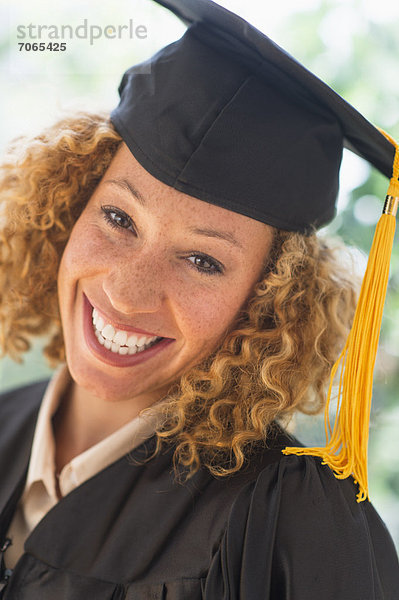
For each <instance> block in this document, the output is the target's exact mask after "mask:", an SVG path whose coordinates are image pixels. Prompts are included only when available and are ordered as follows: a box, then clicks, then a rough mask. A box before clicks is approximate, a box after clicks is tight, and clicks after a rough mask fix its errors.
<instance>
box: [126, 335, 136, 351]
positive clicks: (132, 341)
mask: <svg viewBox="0 0 399 600" xmlns="http://www.w3.org/2000/svg"><path fill="white" fill-rule="evenodd" d="M137 341H138V337H137V335H131V336H129V338H128V339H127V342H126V345H127V346H129V348H131V347H132V346H137V345H138V344H137Z"/></svg>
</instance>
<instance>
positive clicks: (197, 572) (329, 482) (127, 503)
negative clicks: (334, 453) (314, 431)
mask: <svg viewBox="0 0 399 600" xmlns="http://www.w3.org/2000/svg"><path fill="white" fill-rule="evenodd" d="M45 385H46V383H45V382H43V383H39V384H34V385H31V386H28V387H25V388H21V389H19V390H16V391H13V392H9V393H6V394H3V395H2V396H1V397H0V477H1V487H0V535H1V540H0V542H3V541H4V537H5V534H6V531H7V529H8V527H9V523H10V520H11V518H12V515H13V512H14V510H15V507H16V503H17V501H18V498H19V497H20V494H21V492H22V490H23V486H24V480H25V477H26V472H27V466H28V460H29V453H30V448H31V444H32V437H33V433H34V426H35V421H36V417H37V412H38V408H39V405H40V401H41V399H42V396H43V392H44V389H45ZM287 443H290V440H289V439H288V437H287V436H286V435H285V434H284V433H283V432H281V433H280V434H279V435H278V436H277V437H276V438H275V439H274V440H273V441H272V442H271V447H270V449H268V450H262V451H261V452H259V453H258V454H257V455H256V456H255V457H254V458H253V459H252V460H251V464H250V467H249V468H247V469H245V470H244V471H243V472H240V473H239V474H237V475H235V476H232V477H230V478H229V479H227V480H226V479H216V478H213V477H212V476H211V475H210V474H209V473H208V472H207V471H206V470H205V469H204V470H200V471H199V472H198V473H197V474H196V475H195V476H194V477H193V478H192V479H191V480H190V481H189V482H188V483H187V484H184V485H182V484H179V483H177V482H176V481H175V479H174V477H173V474H172V471H171V467H172V464H171V457H172V449H171V450H168V451H167V452H164V453H163V454H161V455H159V456H157V457H156V458H155V459H153V460H151V461H150V462H148V463H147V464H145V465H143V464H132V461H129V460H128V458H127V457H123V458H121V459H120V460H118V461H116V462H115V463H113V464H112V465H110V466H109V467H108V468H106V469H105V470H103V471H102V472H100V473H98V474H97V475H96V476H94V477H93V478H91V479H90V480H88V481H86V482H85V483H84V484H82V485H81V486H79V487H78V488H76V489H75V490H73V491H72V492H71V493H70V494H68V495H67V496H65V497H64V498H63V499H62V500H60V502H59V503H58V504H57V505H56V506H55V507H54V508H53V509H52V510H50V512H49V513H48V514H47V515H46V516H45V517H44V518H43V519H42V521H41V522H40V523H39V524H38V525H37V527H36V528H35V529H34V531H33V532H32V533H31V535H30V536H29V538H28V539H27V541H26V543H25V553H24V554H23V556H22V557H21V558H20V560H19V561H18V563H17V565H16V567H15V569H14V572H13V574H12V576H11V577H10V578H9V580H8V584H7V586H6V587H5V588H4V592H3V598H4V600H11V599H12V600H58V599H61V600H92V599H93V600H94V599H95V600H110V599H112V600H122V599H125V600H150V599H151V600H161V599H162V600H200V599H205V600H238V599H240V600H260V599H262V600H394V599H397V598H398V597H399V567H398V562H397V557H396V553H395V550H394V547H393V543H392V540H391V538H390V536H389V533H388V532H387V530H386V528H385V526H384V524H383V522H382V521H381V520H380V518H379V516H378V515H377V513H376V512H375V510H374V509H373V507H372V505H371V504H370V503H369V502H362V503H360V504H358V503H357V502H356V499H355V495H356V488H355V486H354V484H353V482H352V481H351V480H350V479H348V480H344V481H342V480H337V479H336V478H335V477H334V476H333V474H332V472H331V471H330V469H329V468H328V467H326V466H322V465H321V463H320V461H319V460H318V459H314V458H312V457H296V456H287V457H286V456H284V455H282V454H281V447H284V446H285V445H286V444H287ZM153 444H154V437H153V438H150V439H149V440H147V442H145V443H144V444H142V445H141V446H139V447H138V448H137V449H136V450H134V451H133V453H132V455H133V457H134V458H136V459H140V458H143V457H144V456H145V454H146V453H147V452H148V451H151V448H153Z"/></svg>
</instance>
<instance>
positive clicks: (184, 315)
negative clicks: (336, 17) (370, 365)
mask: <svg viewBox="0 0 399 600" xmlns="http://www.w3.org/2000/svg"><path fill="white" fill-rule="evenodd" d="M169 4H170V6H171V8H173V9H174V10H176V11H178V12H179V14H180V13H181V11H183V17H184V18H185V20H187V21H189V20H196V21H198V22H197V23H196V24H194V25H193V26H192V27H190V28H189V29H188V31H187V33H186V34H185V36H183V38H182V39H181V40H179V41H178V42H176V43H175V44H172V45H171V46H169V47H167V48H165V49H163V50H162V51H161V52H160V53H158V55H156V56H155V57H154V58H153V59H152V61H151V62H150V65H149V66H150V68H149V69H147V70H146V72H143V70H142V68H141V67H140V66H139V67H138V68H137V69H136V70H135V68H133V69H130V70H129V71H128V72H127V73H126V74H125V76H124V78H123V80H122V84H121V87H120V91H121V103H120V105H119V107H118V108H117V109H116V110H115V111H113V113H112V115H111V119H110V118H109V117H107V116H101V115H94V114H92V115H90V114H84V115H83V114H82V115H77V116H76V118H70V119H65V120H63V121H60V122H59V123H57V124H56V125H54V127H52V128H50V129H49V130H47V131H46V132H44V133H43V134H42V135H41V136H38V137H37V138H35V139H34V140H33V141H32V143H31V144H29V145H28V146H27V148H26V150H25V151H24V152H23V153H21V152H20V150H19V149H20V145H21V141H20V140H19V141H18V143H17V144H18V146H15V148H14V150H15V152H14V155H11V157H10V159H9V160H8V162H7V163H6V164H5V165H4V166H3V176H2V181H1V186H2V226H1V227H2V228H1V234H0V235H1V242H2V245H1V250H0V323H1V338H0V341H1V346H2V349H3V351H5V352H6V353H8V354H9V355H10V356H12V357H14V358H18V357H20V356H21V354H22V353H23V352H24V351H25V350H27V348H28V347H29V339H30V338H31V337H32V336H34V335H38V334H43V333H48V334H49V343H48V345H47V347H46V348H45V354H46V356H47V358H48V359H49V360H50V362H51V363H52V364H59V365H60V368H59V369H58V370H57V372H56V374H55V376H54V377H53V378H52V380H51V381H50V382H49V383H48V382H42V383H39V384H34V385H31V386H28V387H25V388H22V389H18V390H13V391H11V392H8V393H6V394H3V395H2V397H1V400H0V422H1V423H2V428H1V434H0V473H1V478H2V485H1V489H0V543H1V544H2V580H1V587H0V589H1V590H2V591H1V593H2V594H3V598H6V599H17V598H18V599H19V600H24V599H27V598H29V600H32V599H33V600H35V599H39V598H40V600H47V599H48V600H49V599H50V598H51V599H52V600H54V599H55V598H63V599H68V600H69V599H70V600H72V599H73V600H79V599H81V598H82V599H83V598H96V599H100V600H101V599H111V598H112V599H114V600H115V599H122V598H126V599H133V598H134V599H136V598H137V599H139V600H141V599H143V600H146V599H150V598H152V599H159V600H160V599H164V598H166V599H168V600H180V599H183V598H184V599H190V600H191V599H193V600H195V599H196V598H206V599H207V600H219V599H223V598H224V599H226V600H227V599H241V600H255V599H260V598H262V599H263V598H268V599H273V600H277V599H282V598H286V599H290V600H294V599H295V600H305V599H306V600H309V599H316V598H317V599H320V598H323V599H327V600H329V599H331V600H332V599H334V600H335V599H337V598H340V599H343V600H349V599H350V600H353V599H359V600H360V599H361V600H368V599H370V600H371V599H377V598H378V599H384V600H388V599H393V598H394V597H395V593H396V590H397V589H398V566H397V559H396V556H395V551H394V548H393V544H392V541H391V539H390V536H389V534H388V532H387V531H386V529H385V527H384V525H383V523H382V522H381V520H380V519H379V517H378V515H377V513H376V512H375V510H374V509H373V507H372V505H371V504H370V503H369V501H368V500H365V501H363V502H357V498H356V493H357V491H358V490H357V483H356V482H354V480H353V478H352V477H349V478H345V479H342V478H341V479H339V478H337V477H335V475H334V473H333V471H332V469H331V468H330V466H328V465H327V464H323V462H322V461H321V460H320V459H319V458H317V457H314V456H295V455H294V456H292V455H284V454H283V453H282V450H284V449H285V448H286V447H287V446H288V447H291V446H297V445H298V442H297V441H296V440H294V439H293V438H291V437H290V436H289V435H288V434H287V433H286V432H285V431H284V429H283V424H284V422H285V421H286V420H287V419H288V418H289V417H290V415H292V414H293V413H294V412H295V411H296V410H302V411H304V412H317V411H318V410H320V409H321V408H322V406H323V405H324V403H325V390H326V386H327V383H328V380H329V376H330V371H331V367H332V365H333V364H334V362H335V360H336V359H337V357H338V355H339V352H340V350H341V348H342V346H343V344H344V341H345V338H346V335H347V333H348V329H349V326H350V322H351V319H352V317H353V313H354V309H355V292H354V289H353V284H352V281H351V277H350V275H349V274H345V273H343V272H342V264H341V260H340V256H341V255H340V253H341V252H342V248H340V247H338V248H333V247H332V246H331V245H329V244H328V243H327V242H326V241H323V240H322V239H321V238H319V237H318V236H317V235H316V234H315V232H314V229H315V227H316V226H319V225H321V224H323V223H325V222H326V221H328V220H330V219H331V218H332V216H333V212H334V201H335V195H336V181H337V175H338V169H339V162H340V152H341V151H342V130H341V128H342V123H341V121H340V120H339V119H338V117H335V118H334V116H333V114H332V112H331V110H330V109H327V108H326V103H325V102H324V103H323V102H322V100H321V99H320V97H318V98H317V101H315V102H314V103H313V104H312V103H311V101H310V97H309V96H306V94H305V93H303V94H302V93H300V92H299V89H295V95H294V97H293V96H292V93H293V91H294V88H295V86H294V84H293V81H288V80H287V79H286V77H283V76H282V75H281V74H279V71H278V72H277V75H276V72H275V70H274V68H273V69H272V68H271V67H270V66H269V70H265V69H264V68H263V66H262V68H260V66H259V64H255V66H250V63H251V61H252V63H253V58H254V57H253V56H251V61H250V60H249V58H248V56H247V54H246V53H247V51H248V48H249V51H250V53H252V52H253V47H252V42H253V41H254V40H255V39H256V41H257V42H259V41H262V40H263V41H262V43H261V44H260V46H262V44H266V46H267V50H268V52H269V53H270V56H269V58H270V57H272V56H273V52H275V51H276V50H275V47H274V46H273V45H272V43H271V42H270V40H267V38H264V37H263V36H262V35H261V34H260V33H259V32H257V31H256V30H255V29H253V28H250V29H248V27H249V26H247V24H245V27H244V28H243V29H242V27H243V22H242V21H241V20H240V19H238V18H237V17H235V16H234V15H231V14H230V13H228V12H227V11H224V10H222V9H220V7H217V6H216V5H213V4H211V3H208V2H196V3H194V2H185V3H184V4H183V3H181V2H178V0H176V1H175V2H173V3H169ZM185 10H186V11H188V12H187V13H184V11H185ZM193 11H198V14H197V13H195V15H194V12H193ZM194 16H195V19H194ZM205 17H206V20H207V21H208V22H207V24H203V23H199V21H200V20H202V19H205ZM221 24H222V25H223V27H221ZM218 27H219V28H220V29H218V30H217V34H216V30H215V28H218ZM248 31H250V35H249V34H248ZM237 32H240V36H239V37H237ZM233 34H234V35H233ZM248 35H249V37H248ZM251 36H255V37H254V38H253V39H252V42H251V43H249V42H250V40H251ZM265 40H266V42H265ZM245 44H247V45H245ZM260 46H258V48H257V52H258V51H259V49H260ZM266 46H265V47H264V48H262V52H263V53H264V52H266ZM279 52H280V53H281V56H283V57H284V58H282V59H281V60H282V61H283V62H284V61H288V62H287V64H290V65H291V64H294V62H292V63H291V62H290V61H292V59H290V58H287V57H286V55H283V53H282V51H280V50H279ZM279 56H280V55H279ZM280 58H281V57H280ZM295 64H296V63H295ZM147 66H148V65H147ZM280 66H281V65H280ZM295 68H296V69H300V67H299V66H295ZM309 77H310V76H309ZM280 79H281V80H280ZM309 81H312V82H313V79H309ZM309 81H308V82H307V85H308V84H309ZM216 83H218V85H216ZM309 85H310V84H309ZM305 88H306V86H305ZM305 88H304V89H305ZM321 89H322V92H321V93H322V95H323V94H325V96H326V97H329V98H330V92H328V93H327V92H326V89H327V88H321ZM342 102H343V101H342ZM342 106H344V105H343V104H342ZM352 120H353V115H351V117H350V119H349V121H350V122H352ZM370 127H371V126H370ZM360 129H361V128H360ZM377 133H378V132H374V133H373V135H374V136H376V135H377ZM361 134H362V132H361ZM378 135H379V134H378ZM366 138H367V135H366ZM381 138H382V136H381ZM382 139H384V138H382ZM363 141H364V140H363ZM372 141H373V140H372V139H371V141H370V140H368V139H366V142H364V144H365V145H366V146H367V144H369V145H371V146H372ZM380 145H381V148H382V150H381V156H382V157H383V158H380V156H379V157H378V160H380V162H382V163H383V166H382V170H387V167H386V164H385V163H386V162H387V161H389V160H391V159H392V149H391V148H390V144H389V143H388V142H387V143H386V144H385V143H384V142H381V141H380ZM378 160H377V162H378ZM311 167H314V168H315V172H314V173H312V172H311ZM316 167H317V169H316ZM287 173H288V175H287ZM276 186H278V188H277V187H276Z"/></svg>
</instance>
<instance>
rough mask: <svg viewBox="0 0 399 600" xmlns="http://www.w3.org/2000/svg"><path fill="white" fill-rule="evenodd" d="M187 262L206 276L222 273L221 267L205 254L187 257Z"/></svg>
mask: <svg viewBox="0 0 399 600" xmlns="http://www.w3.org/2000/svg"><path fill="white" fill-rule="evenodd" d="M188 260H189V261H190V262H191V263H192V264H193V265H194V267H195V268H196V269H197V270H198V271H200V272H201V273H206V274H207V275H213V274H217V273H219V274H221V273H223V267H222V265H221V264H220V263H219V262H218V261H216V260H215V259H214V258H211V257H210V256H207V255H206V254H192V255H191V256H189V257H188Z"/></svg>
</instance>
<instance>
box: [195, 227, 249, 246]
mask: <svg viewBox="0 0 399 600" xmlns="http://www.w3.org/2000/svg"><path fill="white" fill-rule="evenodd" d="M189 231H190V232H191V233H196V234H197V235H205V236H206V237H213V238H219V239H221V240H225V241H226V242H229V243H230V244H233V246H237V247H238V248H241V250H243V247H242V244H240V242H239V241H238V240H237V239H236V238H235V237H234V235H233V234H232V233H230V232H229V231H220V230H219V229H213V228H212V227H206V228H205V227H190V229H189Z"/></svg>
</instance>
